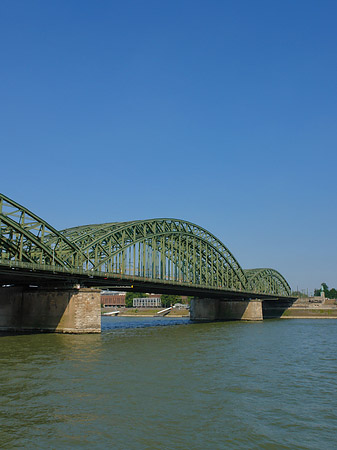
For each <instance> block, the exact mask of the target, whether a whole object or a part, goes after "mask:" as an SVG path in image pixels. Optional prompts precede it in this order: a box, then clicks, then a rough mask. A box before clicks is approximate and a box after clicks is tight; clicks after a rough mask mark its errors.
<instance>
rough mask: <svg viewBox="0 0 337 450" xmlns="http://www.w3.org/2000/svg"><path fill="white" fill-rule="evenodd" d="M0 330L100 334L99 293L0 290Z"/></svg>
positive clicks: (70, 290)
mask: <svg viewBox="0 0 337 450" xmlns="http://www.w3.org/2000/svg"><path fill="white" fill-rule="evenodd" d="M0 330H1V331H14V332H15V331H40V332H56V333H100V332H101V305H100V291H99V290H97V289H86V288H82V289H75V288H70V289H69V288H67V289H32V288H16V287H8V288H0Z"/></svg>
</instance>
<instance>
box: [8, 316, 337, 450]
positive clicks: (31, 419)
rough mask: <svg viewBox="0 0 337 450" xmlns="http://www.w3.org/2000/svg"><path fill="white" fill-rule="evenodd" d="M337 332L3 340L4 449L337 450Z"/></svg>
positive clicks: (161, 324) (107, 323)
mask: <svg viewBox="0 0 337 450" xmlns="http://www.w3.org/2000/svg"><path fill="white" fill-rule="evenodd" d="M336 348H337V321H336V320H306V319H304V320H296V319H291V320H269V321H268V320H267V321H264V322H261V323H241V322H223V323H219V322H218V323H204V324H192V323H190V322H189V321H188V320H187V319H170V318H128V317H104V318H103V319H102V334H101V335H61V334H26V335H24V334H22V335H5V334H2V335H0V364H1V372H0V398H1V410H0V448H1V449H14V448H15V449H17V448H24V449H72V448H74V449H77V448H78V449H107V448H113V449H117V450H119V449H121V450H129V449H130V450H133V449H149V450H150V449H151V450H152V449H158V450H164V449H165V450H166V449H181V450H188V449H193V450H194V449H195V450H207V449H211V450H216V449H235V450H238V449H268V450H269V449H270V450H276V449H291V450H294V449H314V450H317V449H322V450H323V449H324V450H328V449H334V450H335V449H336V448H337V357H336Z"/></svg>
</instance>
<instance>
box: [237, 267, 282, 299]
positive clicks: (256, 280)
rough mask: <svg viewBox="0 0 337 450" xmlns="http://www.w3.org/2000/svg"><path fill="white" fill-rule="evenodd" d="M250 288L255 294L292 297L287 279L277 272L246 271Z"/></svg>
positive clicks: (269, 270) (271, 270)
mask: <svg viewBox="0 0 337 450" xmlns="http://www.w3.org/2000/svg"><path fill="white" fill-rule="evenodd" d="M245 274H246V277H247V279H248V288H249V289H250V290H252V291H253V292H260V293H266V294H272V295H280V296H290V295H291V289H290V286H289V284H288V282H287V281H286V279H285V278H284V277H283V276H282V275H281V274H280V273H279V272H277V270H274V269H270V268H264V269H246V270H245Z"/></svg>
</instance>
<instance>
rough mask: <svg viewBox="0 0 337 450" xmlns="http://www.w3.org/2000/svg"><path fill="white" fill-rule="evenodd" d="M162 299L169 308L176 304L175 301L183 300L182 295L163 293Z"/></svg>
mask: <svg viewBox="0 0 337 450" xmlns="http://www.w3.org/2000/svg"><path fill="white" fill-rule="evenodd" d="M160 299H161V305H162V306H163V307H164V308H168V307H169V306H171V305H174V304H175V303H178V302H179V301H180V300H181V297H180V296H179V295H167V294H162V296H161V297H160Z"/></svg>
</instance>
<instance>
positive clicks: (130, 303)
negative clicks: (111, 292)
mask: <svg viewBox="0 0 337 450" xmlns="http://www.w3.org/2000/svg"><path fill="white" fill-rule="evenodd" d="M147 296H148V295H147V294H143V293H142V292H127V293H126V296H125V306H126V307H127V308H132V307H133V299H134V298H139V297H147Z"/></svg>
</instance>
